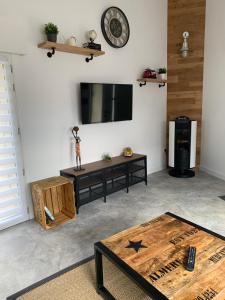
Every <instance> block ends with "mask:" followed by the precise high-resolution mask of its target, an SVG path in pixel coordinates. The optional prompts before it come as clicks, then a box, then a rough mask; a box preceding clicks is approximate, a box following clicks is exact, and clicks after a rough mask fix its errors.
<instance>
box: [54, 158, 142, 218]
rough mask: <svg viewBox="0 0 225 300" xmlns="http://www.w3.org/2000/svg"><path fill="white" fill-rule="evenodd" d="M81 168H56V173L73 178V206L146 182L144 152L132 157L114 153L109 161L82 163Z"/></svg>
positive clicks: (77, 208)
mask: <svg viewBox="0 0 225 300" xmlns="http://www.w3.org/2000/svg"><path fill="white" fill-rule="evenodd" d="M82 167H83V168H84V170H81V171H75V170H74V168H69V169H65V170H61V171H60V175H61V176H64V177H67V178H71V179H72V180H73V182H74V192H75V199H76V201H75V202H76V210H77V213H78V212H79V208H80V207H81V206H82V205H84V204H86V203H89V202H91V201H94V200H96V199H98V198H104V202H106V197H107V195H110V194H112V193H114V192H117V191H119V190H122V189H126V191H127V193H128V192H129V187H130V186H131V185H134V184H136V183H139V182H142V181H144V182H145V184H146V185H147V156H146V155H141V154H133V156H132V157H124V156H116V157H113V158H112V160H110V161H104V160H100V161H96V162H93V163H89V164H85V165H83V166H82Z"/></svg>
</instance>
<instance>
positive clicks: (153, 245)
mask: <svg viewBox="0 0 225 300" xmlns="http://www.w3.org/2000/svg"><path fill="white" fill-rule="evenodd" d="M187 222H188V221H187ZM215 235H216V234H215ZM215 235H213V234H211V233H208V232H206V231H205V230H204V228H202V227H200V226H198V225H196V224H193V223H191V222H189V223H186V222H185V220H182V219H180V218H179V217H176V216H175V215H172V214H170V213H166V214H164V215H162V216H160V217H158V218H156V219H153V220H151V221H149V222H146V223H144V224H141V225H138V226H135V227H132V228H129V229H127V230H125V231H122V232H119V233H117V234H115V235H113V236H111V237H109V238H107V239H105V240H102V241H101V243H102V244H103V245H104V246H106V247H107V249H109V250H110V251H111V252H112V253H114V254H115V255H116V256H117V257H118V258H119V259H121V260H122V261H123V262H125V263H126V264H127V265H128V266H129V267H130V268H132V269H133V270H135V271H136V272H137V273H138V274H140V275H141V276H142V277H143V278H144V279H145V280H146V281H147V282H149V283H150V284H151V285H152V286H154V287H155V288H156V289H157V290H158V291H160V292H161V293H162V294H163V295H165V296H166V297H167V298H168V299H173V300H208V299H216V300H224V299H225V238H224V239H223V237H220V236H219V235H217V236H215ZM189 246H194V247H196V248H197V255H196V262H195V269H194V271H193V272H189V271H187V270H186V269H185V264H186V259H187V252H188V247H189ZM135 247H137V248H136V249H137V250H138V248H139V247H140V248H139V250H138V252H136V250H135Z"/></svg>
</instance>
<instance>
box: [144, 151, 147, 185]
mask: <svg viewBox="0 0 225 300" xmlns="http://www.w3.org/2000/svg"><path fill="white" fill-rule="evenodd" d="M144 160H145V185H147V184H148V174H147V158H146V157H145V159H144Z"/></svg>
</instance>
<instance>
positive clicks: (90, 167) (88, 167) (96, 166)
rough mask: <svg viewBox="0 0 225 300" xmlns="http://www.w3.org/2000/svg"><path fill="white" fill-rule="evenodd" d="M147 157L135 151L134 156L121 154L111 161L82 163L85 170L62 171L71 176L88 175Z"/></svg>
mask: <svg viewBox="0 0 225 300" xmlns="http://www.w3.org/2000/svg"><path fill="white" fill-rule="evenodd" d="M145 157H146V155H143V154H136V153H134V154H133V156H131V157H124V156H122V155H120V156H115V157H112V160H110V161H105V160H99V161H95V162H93V163H88V164H85V165H82V167H83V168H84V169H85V170H81V171H74V168H75V167H73V168H68V169H64V170H61V172H63V173H66V174H67V175H71V176H81V175H86V174H88V173H91V172H95V171H100V170H102V169H106V168H110V167H114V166H117V165H120V164H123V163H128V162H131V161H135V160H138V159H142V158H145Z"/></svg>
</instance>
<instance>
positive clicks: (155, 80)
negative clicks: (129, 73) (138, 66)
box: [137, 78, 167, 88]
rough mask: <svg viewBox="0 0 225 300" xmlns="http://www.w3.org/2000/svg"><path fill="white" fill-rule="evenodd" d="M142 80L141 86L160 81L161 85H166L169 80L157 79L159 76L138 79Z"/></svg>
mask: <svg viewBox="0 0 225 300" xmlns="http://www.w3.org/2000/svg"><path fill="white" fill-rule="evenodd" d="M137 81H138V82H140V84H139V85H140V87H142V86H144V85H146V84H147V83H158V85H159V87H160V88H161V87H164V86H165V85H166V83H167V80H162V79H157V78H139V79H137Z"/></svg>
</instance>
